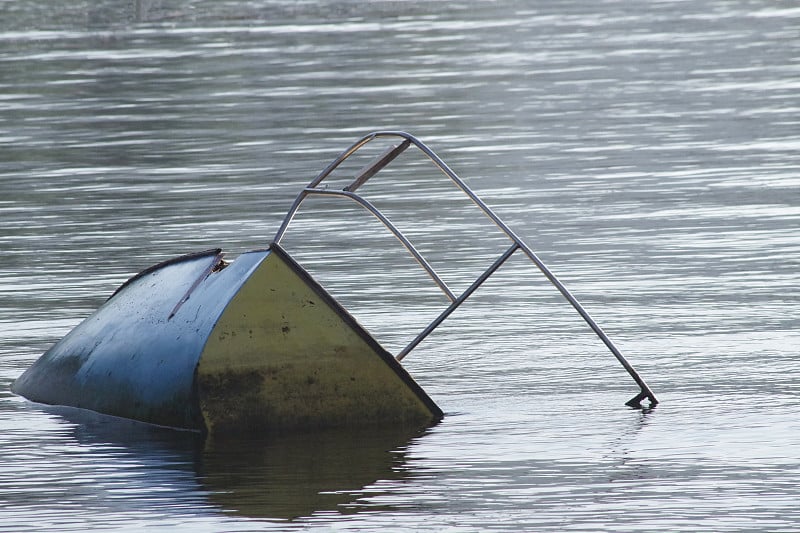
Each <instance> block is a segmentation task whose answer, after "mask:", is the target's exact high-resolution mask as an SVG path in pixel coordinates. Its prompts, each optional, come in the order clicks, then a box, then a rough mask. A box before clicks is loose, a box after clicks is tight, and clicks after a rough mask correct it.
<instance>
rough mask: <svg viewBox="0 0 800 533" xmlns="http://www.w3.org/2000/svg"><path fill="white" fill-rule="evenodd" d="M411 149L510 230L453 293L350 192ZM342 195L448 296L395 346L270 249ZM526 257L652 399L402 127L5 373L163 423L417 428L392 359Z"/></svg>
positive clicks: (253, 428) (427, 417) (514, 240)
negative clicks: (284, 205)
mask: <svg viewBox="0 0 800 533" xmlns="http://www.w3.org/2000/svg"><path fill="white" fill-rule="evenodd" d="M385 138H389V139H399V141H400V142H399V143H398V144H397V145H392V146H390V147H389V148H388V149H387V150H386V151H384V152H383V153H382V154H381V155H380V156H378V158H377V159H375V160H374V161H373V162H372V163H370V164H369V165H367V166H366V167H364V169H362V170H361V171H360V172H359V173H358V174H357V175H356V176H355V178H354V179H353V180H352V181H351V182H350V183H349V184H348V185H346V186H345V187H344V188H341V189H336V188H329V187H328V184H327V183H324V184H323V182H324V181H325V180H326V179H327V178H328V177H329V176H330V175H331V173H332V172H333V171H334V170H335V169H337V168H338V167H339V165H340V164H341V163H342V162H344V161H345V160H347V159H348V158H349V157H350V156H352V155H353V154H354V153H356V152H357V151H358V150H359V149H360V148H361V147H363V146H364V145H366V144H368V143H370V142H372V141H374V140H376V139H385ZM410 146H415V147H416V148H418V149H419V150H420V151H421V152H422V153H423V154H424V155H426V156H427V157H428V158H429V159H430V160H431V161H432V162H433V163H434V164H435V165H436V166H437V167H438V168H439V170H440V171H441V172H442V173H443V174H444V175H445V176H446V177H447V178H449V180H450V181H451V182H453V183H454V184H455V185H456V187H457V188H459V189H460V190H461V191H462V192H463V193H464V194H466V195H467V196H468V197H469V198H470V200H472V202H473V203H474V204H475V205H476V206H477V207H478V208H479V209H480V210H481V211H482V212H483V213H484V214H485V215H486V216H488V217H489V219H491V220H492V221H493V222H494V223H495V225H496V226H497V228H498V229H499V230H500V231H501V232H502V233H504V234H505V235H506V236H507V237H508V239H509V240H510V245H509V247H508V249H507V250H506V251H505V252H503V253H502V254H501V255H500V256H499V257H498V258H497V259H496V260H495V262H494V263H493V264H492V265H491V266H490V267H489V268H488V269H486V270H485V271H484V272H483V273H481V274H480V275H479V276H478V277H477V278H476V280H475V281H474V282H473V283H472V285H470V286H469V287H468V288H467V289H466V290H465V291H464V292H463V293H461V294H458V295H457V294H455V293H454V292H453V291H452V290H451V289H450V288H449V287H448V285H447V283H446V282H445V281H444V280H443V279H442V278H441V277H440V276H439V275H438V274H437V273H436V272H435V271H434V269H433V268H432V267H431V265H430V264H429V263H428V262H427V260H426V259H425V258H424V257H423V256H422V254H421V253H420V252H419V251H418V250H417V249H416V248H415V247H414V245H413V244H412V243H411V242H410V241H409V240H408V238H406V236H405V235H403V233H402V232H400V231H399V230H398V229H397V228H396V227H395V226H394V225H393V224H392V222H391V221H389V219H388V218H386V217H385V216H384V215H383V214H382V213H381V212H380V211H379V210H378V209H377V208H376V207H375V206H374V205H373V204H371V203H370V202H369V201H367V200H366V199H365V198H364V197H363V196H361V195H359V194H357V193H356V191H357V189H359V188H360V187H361V186H363V185H364V184H365V183H366V182H367V180H369V179H371V178H372V177H373V176H375V175H376V174H377V173H378V172H380V170H381V169H382V168H384V167H385V166H387V165H388V164H390V163H391V162H392V161H393V160H394V159H395V158H396V157H397V156H399V155H400V154H401V153H403V152H404V151H405V150H406V149H407V148H409V147H410ZM314 195H322V196H328V197H331V196H333V197H339V198H345V199H347V200H351V201H354V202H356V203H357V204H359V205H360V206H361V207H363V208H364V209H366V210H367V211H368V212H370V213H371V214H373V215H374V216H375V217H376V218H377V219H378V220H379V221H380V222H381V223H382V224H383V225H384V226H385V227H386V228H387V229H388V230H389V231H390V232H391V233H392V234H393V235H394V236H395V237H396V238H397V239H398V240H399V241H400V243H401V244H402V245H403V246H404V247H405V248H406V249H407V250H408V251H409V253H410V254H411V255H412V256H413V257H414V258H415V259H416V260H417V262H418V263H419V265H420V266H421V267H422V268H423V269H425V271H426V272H427V273H428V275H429V276H430V277H431V279H432V280H433V281H434V282H435V283H436V285H437V286H438V287H439V288H440V289H441V291H442V292H443V293H444V294H445V296H446V297H447V299H448V300H449V301H450V304H449V305H448V306H447V307H446V308H445V309H444V310H443V311H442V312H441V314H440V315H439V316H438V317H437V318H436V319H434V320H433V322H431V324H430V325H429V326H428V327H426V328H425V329H424V330H423V331H422V332H420V333H419V334H418V335H416V336H415V337H414V338H413V340H412V341H411V342H410V343H409V344H408V345H407V346H406V347H405V348H404V349H403V350H401V351H400V352H399V353H398V354H397V355H396V356H394V357H393V356H392V355H391V354H390V353H389V352H387V351H386V350H385V349H384V348H383V347H381V346H380V344H379V343H378V342H377V341H376V340H375V339H374V338H373V337H372V336H371V335H370V334H369V333H368V332H367V331H366V330H365V329H364V328H363V327H361V326H360V325H359V324H358V322H357V321H356V320H355V319H354V318H353V317H352V316H351V315H350V314H349V313H348V312H347V311H346V310H345V309H344V308H343V307H342V306H341V305H340V304H339V303H338V302H337V301H336V300H335V299H334V298H333V297H332V296H331V295H330V294H328V293H327V292H326V291H325V289H324V288H323V287H322V286H321V285H320V284H319V283H317V282H316V281H315V280H314V279H313V278H312V277H311V276H310V275H309V274H308V272H306V271H305V270H304V269H303V268H302V267H301V266H300V265H299V264H298V263H297V262H296V261H295V260H294V259H293V258H292V257H291V256H290V255H289V253H288V252H287V251H286V250H284V249H283V248H282V247H281V245H280V242H281V239H282V238H283V236H284V234H285V233H286V231H287V230H288V228H289V225H290V224H291V221H292V219H293V217H294V216H295V214H296V213H297V211H298V209H299V208H300V206H301V204H302V203H303V202H304V200H305V199H306V198H308V197H310V196H314ZM517 251H521V252H522V253H524V254H525V255H526V256H527V257H528V258H529V259H530V260H531V261H532V262H533V263H534V264H535V265H536V266H537V267H538V268H539V270H541V272H542V273H543V274H544V275H545V277H546V278H547V279H548V280H549V281H550V282H551V283H552V284H553V285H554V286H555V287H556V288H557V289H558V290H559V292H561V294H562V295H563V296H564V297H565V298H566V299H567V301H568V302H569V303H570V304H571V305H572V306H573V307H574V308H575V309H576V310H577V311H578V313H579V314H580V315H581V316H582V317H583V319H584V320H585V321H586V323H587V324H588V325H589V326H590V327H591V329H592V330H593V331H594V332H595V333H596V334H597V335H598V337H599V338H600V339H601V340H602V341H603V342H604V343H605V344H606V346H607V347H608V348H609V349H610V350H611V352H612V353H613V355H614V356H615V357H616V358H617V359H618V360H619V362H620V363H621V364H622V366H623V367H624V368H625V370H626V371H627V372H628V373H629V374H630V376H631V377H632V378H633V379H634V381H635V382H636V383H637V385H638V386H639V388H640V391H639V393H638V394H637V395H636V396H634V397H633V398H632V399H631V400H629V401H628V402H626V403H627V405H629V406H631V407H642V405H641V402H642V401H643V400H645V399H647V400H648V401H649V405H650V406H653V405H655V404H656V403H658V400H657V399H656V397H655V395H654V394H653V392H652V390H651V389H650V388H649V386H648V385H647V384H646V383H645V381H644V380H643V379H642V378H641V376H640V375H639V374H638V373H637V372H636V370H635V369H634V368H633V366H631V364H630V363H629V362H628V361H627V359H625V357H624V356H623V355H622V354H621V353H620V351H619V350H618V349H617V348H616V346H615V345H614V344H613V343H612V342H611V340H610V339H609V338H608V336H607V335H606V334H605V333H604V332H603V330H602V329H601V328H600V326H599V325H597V323H596V322H595V321H594V320H593V319H592V318H591V316H589V314H588V313H587V312H586V310H585V309H584V308H583V306H581V304H580V303H578V301H577V299H575V297H574V296H573V295H572V294H571V293H570V292H569V291H568V290H567V288H566V287H565V286H564V285H563V284H562V283H561V282H560V281H559V280H558V278H557V277H556V276H555V275H554V274H553V273H552V272H551V271H550V270H549V269H548V268H547V267H546V266H545V265H544V263H543V262H542V261H541V260H540V259H539V257H538V256H537V255H536V254H535V253H534V252H533V250H532V249H531V248H530V247H529V246H528V245H527V244H526V243H524V242H523V241H522V240H521V239H520V238H519V237H518V236H517V235H516V234H515V233H514V232H513V231H511V229H509V228H508V226H506V225H505V224H504V223H503V222H502V221H501V220H500V218H499V217H498V216H497V215H496V214H495V213H494V212H493V211H492V210H491V209H489V208H488V207H487V206H486V204H484V203H483V201H481V199H480V198H478V196H477V195H476V194H475V193H474V192H473V191H472V190H471V189H470V188H469V187H467V185H466V184H465V183H464V182H463V181H462V180H461V179H460V178H459V177H458V176H457V175H456V174H455V173H454V172H453V171H452V170H451V169H450V168H449V167H448V166H447V165H446V164H445V163H444V162H443V161H442V160H441V159H439V157H438V156H437V155H436V154H434V153H433V152H432V151H431V150H430V149H429V148H428V147H427V146H425V145H424V144H422V143H421V142H420V141H419V140H418V139H416V138H415V137H413V136H411V135H409V134H407V133H402V132H375V133H372V134H370V135H367V136H365V137H363V138H362V139H360V140H359V141H357V142H356V143H354V144H353V145H352V146H351V147H350V148H348V149H347V150H345V151H344V152H343V153H342V154H341V155H340V156H339V157H338V158H336V159H335V160H334V161H333V162H332V163H331V164H330V165H329V166H328V167H327V168H325V169H324V170H323V171H322V172H321V173H320V174H319V175H318V176H317V177H316V178H315V179H314V180H313V181H312V182H311V183H310V184H309V185H308V186H307V187H305V188H304V189H303V190H302V191H301V192H300V194H299V195H298V196H297V198H296V200H295V202H294V204H293V205H292V206H291V207H290V209H289V212H288V213H287V215H286V217H285V218H284V221H283V223H282V224H281V226H280V228H279V229H278V232H277V234H276V236H275V238H274V240H273V243H272V244H271V245H270V246H269V248H268V249H265V250H255V251H251V252H247V253H244V254H242V255H240V256H239V257H238V258H237V259H236V260H235V261H233V262H231V263H227V262H226V261H224V260H223V255H222V253H221V250H219V249H215V250H209V251H205V252H200V253H195V254H190V255H185V256H182V257H178V258H176V259H172V260H169V261H166V262H164V263H160V264H158V265H155V266H153V267H151V268H148V269H147V270H145V271H143V272H141V273H140V274H137V275H136V276H134V277H133V278H131V279H130V280H129V281H127V282H126V283H125V284H123V285H122V286H121V287H120V288H119V289H118V290H117V291H116V292H115V293H114V294H113V295H112V296H111V298H109V299H108V301H106V302H105V304H103V305H102V306H101V307H100V308H99V309H98V310H97V311H96V312H95V313H94V314H92V315H91V316H89V317H88V318H87V319H86V320H84V321H83V322H82V323H80V324H79V325H78V326H76V327H75V329H74V330H72V331H71V332H70V333H69V334H67V336H65V337H64V338H63V339H62V340H60V341H59V342H58V343H56V344H55V345H54V346H53V347H52V348H51V349H50V350H48V351H47V352H46V353H45V354H44V355H43V356H42V357H41V358H40V359H39V360H38V361H36V362H35V363H34V364H33V365H32V366H31V367H30V368H29V369H28V370H26V371H25V373H23V374H22V376H20V377H19V379H17V381H16V382H14V384H13V386H12V391H13V392H15V393H17V394H20V395H22V396H25V397H26V398H28V399H30V400H33V401H36V402H40V403H45V404H52V405H66V406H73V407H79V408H84V409H90V410H93V411H97V412H100V413H106V414H110V415H115V416H119V417H124V418H130V419H134V420H140V421H144V422H148V423H152V424H159V425H164V426H169V427H175V428H182V429H190V430H198V431H205V432H211V433H223V432H262V431H275V430H281V429H293V428H305V429H308V428H321V427H341V426H344V427H347V426H368V425H417V426H418V425H425V424H429V423H432V422H434V421H436V420H438V419H439V418H441V417H442V411H441V410H440V409H439V407H438V406H437V405H436V404H435V403H434V402H433V400H431V398H429V397H428V395H427V394H426V393H425V391H423V390H422V388H421V387H420V386H419V385H417V383H416V382H415V381H414V380H413V379H412V378H411V376H410V375H409V374H408V373H407V372H406V371H405V369H404V368H403V367H402V366H401V364H400V363H399V361H401V360H402V359H403V358H404V357H405V356H406V355H407V354H408V353H409V352H410V351H411V350H413V349H414V348H415V347H416V346H417V345H418V344H419V343H420V342H422V340H424V339H425V338H426V337H427V336H428V335H429V334H430V333H431V332H433V331H434V330H435V329H436V327H438V325H439V324H441V323H442V322H443V321H444V320H445V319H446V318H447V317H448V316H449V315H450V314H451V313H452V312H453V311H454V310H455V309H456V308H458V307H459V306H460V305H461V304H462V303H463V302H464V301H466V299H467V298H469V296H470V295H471V294H473V292H474V291H475V290H477V289H478V288H479V287H480V286H481V285H482V284H483V283H484V282H485V281H486V280H487V279H488V278H489V277H490V276H491V275H492V274H493V273H494V272H495V271H496V270H497V269H499V268H500V267H501V266H502V265H503V264H504V263H505V262H506V261H507V260H508V259H509V258H510V257H511V256H512V255H513V254H514V253H516V252H517Z"/></svg>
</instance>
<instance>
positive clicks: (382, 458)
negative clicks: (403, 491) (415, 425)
mask: <svg viewBox="0 0 800 533" xmlns="http://www.w3.org/2000/svg"><path fill="white" fill-rule="evenodd" d="M419 435H421V431H420V430H412V431H409V430H408V429H405V430H403V429H386V428H381V429H378V428H371V429H362V430H357V431H354V430H349V431H342V430H338V431H324V432H315V433H312V434H302V433H301V434H288V435H280V436H275V437H273V438H269V439H264V440H260V441H252V440H236V439H223V440H219V439H218V440H216V441H213V442H207V443H206V446H205V448H204V450H203V453H202V456H201V459H200V463H199V467H198V479H199V480H200V481H201V483H202V485H203V487H204V488H205V489H206V490H208V491H209V493H210V494H209V501H210V502H211V503H213V504H214V505H217V506H219V508H220V509H223V510H225V511H228V512H236V513H240V514H242V515H244V516H250V517H265V518H283V519H293V518H297V517H303V516H311V515H313V514H314V513H316V512H318V511H339V512H345V513H355V512H357V511H359V510H363V509H369V510H372V511H375V510H377V509H378V508H377V507H375V506H369V505H366V504H362V503H359V502H358V499H359V497H361V496H362V495H363V494H364V493H365V490H367V487H369V486H370V485H373V484H374V483H375V482H377V481H379V480H380V481H402V479H403V478H404V477H405V476H407V475H408V471H407V466H406V465H405V449H406V448H407V447H408V446H409V444H410V442H411V439H412V438H414V437H417V436H419ZM369 492H370V494H371V495H372V496H375V495H376V494H379V493H378V492H377V491H374V490H372V491H369ZM387 509H389V507H384V510H387Z"/></svg>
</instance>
